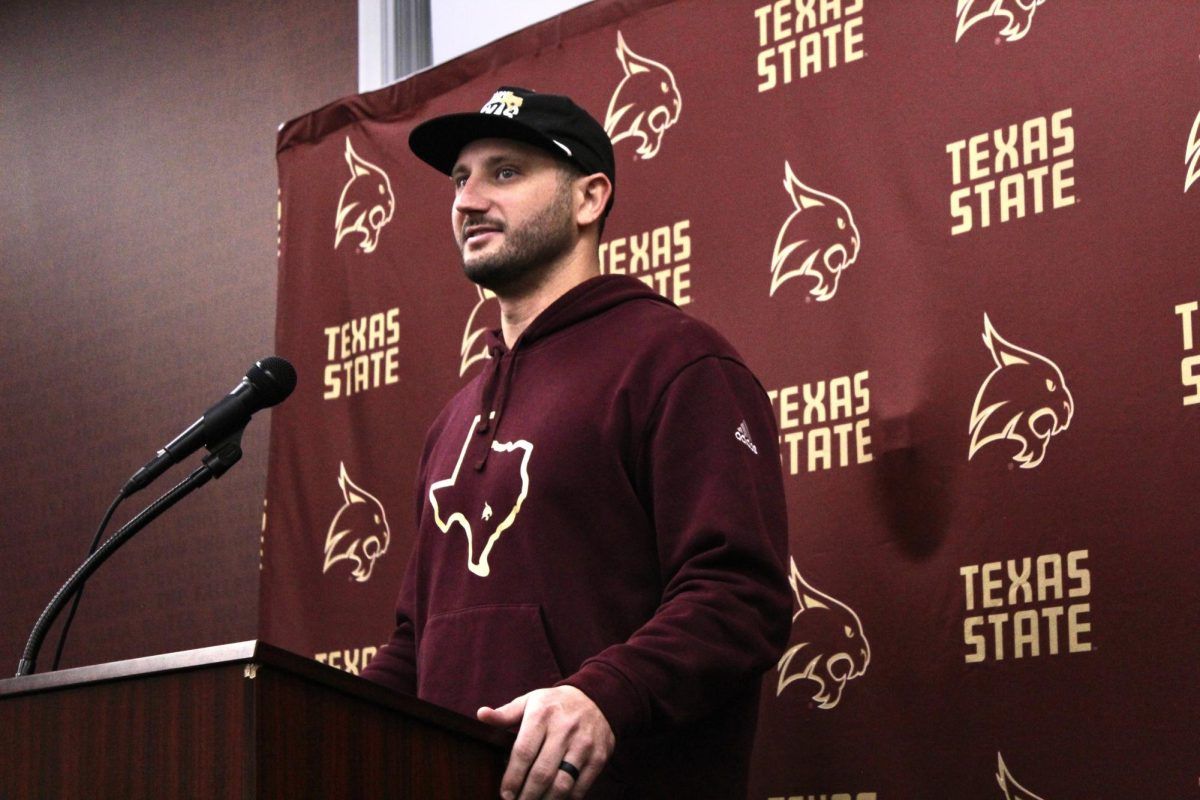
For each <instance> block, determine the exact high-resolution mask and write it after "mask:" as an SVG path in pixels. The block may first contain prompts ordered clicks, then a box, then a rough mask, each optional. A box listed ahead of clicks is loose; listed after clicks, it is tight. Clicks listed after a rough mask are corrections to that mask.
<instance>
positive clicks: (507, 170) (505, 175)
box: [496, 167, 517, 180]
mask: <svg viewBox="0 0 1200 800" xmlns="http://www.w3.org/2000/svg"><path fill="white" fill-rule="evenodd" d="M516 174H517V171H516V170H515V169H513V168H512V167H501V168H500V169H499V170H497V171H496V177H498V178H501V179H503V180H508V179H509V178H513V177H516Z"/></svg>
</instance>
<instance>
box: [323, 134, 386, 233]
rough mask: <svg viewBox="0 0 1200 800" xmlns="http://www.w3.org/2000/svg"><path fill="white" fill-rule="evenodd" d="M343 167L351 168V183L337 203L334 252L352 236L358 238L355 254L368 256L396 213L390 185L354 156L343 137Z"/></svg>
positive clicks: (367, 164)
mask: <svg viewBox="0 0 1200 800" xmlns="http://www.w3.org/2000/svg"><path fill="white" fill-rule="evenodd" d="M346 166H348V167H349V168H350V180H348V181H346V185H345V186H344V187H343V188H342V196H341V198H340V199H339V200H338V209H337V221H336V222H335V223H334V230H335V231H336V233H335V235H334V239H333V249H334V250H336V249H337V248H338V246H339V245H340V244H341V243H342V240H343V239H345V238H346V237H347V236H349V235H350V234H352V233H354V234H358V235H359V236H360V237H361V238H360V240H359V242H358V252H360V253H371V252H374V251H375V247H376V246H377V245H378V244H379V232H380V231H382V230H383V226H384V225H387V224H388V223H389V222H391V221H392V212H393V211H395V209H396V198H395V197H393V196H392V182H391V181H389V180H388V176H387V173H386V172H384V171H383V170H381V169H380V168H379V167H377V166H375V165H374V164H372V163H370V162H368V161H364V160H363V159H362V158H360V157H359V155H358V153H356V152H354V146H353V145H352V144H350V137H349V136H347V137H346Z"/></svg>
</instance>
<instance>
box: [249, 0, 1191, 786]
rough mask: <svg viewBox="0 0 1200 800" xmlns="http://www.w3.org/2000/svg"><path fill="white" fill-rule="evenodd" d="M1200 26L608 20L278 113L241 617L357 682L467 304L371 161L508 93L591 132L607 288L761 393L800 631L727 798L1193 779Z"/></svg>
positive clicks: (906, 10) (753, 9)
mask: <svg viewBox="0 0 1200 800" xmlns="http://www.w3.org/2000/svg"><path fill="white" fill-rule="evenodd" d="M956 5H957V7H956ZM1198 24H1200V8H1198V7H1196V6H1195V5H1194V4H1181V3H1174V2H1166V1H1165V0H1164V2H1155V3H1146V2H1115V0H1114V2H1108V3H1104V4H1095V3H1083V2H1070V1H1069V0H1054V2H1049V3H1040V4H1038V5H1036V6H1035V7H1034V8H1033V10H1032V11H1023V10H1022V9H1021V8H1020V6H1019V4H1018V3H1016V2H1013V0H1003V2H990V0H979V1H978V2H970V1H969V0H960V2H959V3H957V4H955V3H948V2H939V3H934V2H923V3H903V4H902V3H884V2H880V0H842V2H838V1H837V0H829V1H828V2H808V3H805V2H795V3H792V2H780V3H770V4H765V5H759V4H756V3H753V2H748V3H716V2H702V1H701V0H695V1H693V2H673V3H662V2H617V1H616V0H611V1H606V0H601V1H600V2H596V3H592V4H590V5H587V6H584V7H582V8H579V9H576V10H574V11H571V12H569V13H567V14H565V15H563V16H560V17H558V18H555V19H553V20H550V21H548V22H545V23H542V24H540V25H537V26H535V27H533V28H530V29H527V30H525V31H522V32H520V33H518V34H515V35H513V36H510V37H508V38H506V39H503V40H501V41H499V42H496V43H495V44H493V45H491V46H489V47H487V48H484V49H482V50H479V51H476V52H474V53H472V54H470V55H468V56H464V57H462V58H459V59H457V60H455V61H453V62H450V63H448V64H446V65H443V66H441V67H438V68H437V69H434V70H431V71H427V72H425V73H422V74H420V75H417V76H415V77H413V78H411V79H409V80H407V81H405V82H402V83H399V84H396V85H394V86H391V87H388V88H386V89H384V90H381V91H378V92H374V93H370V94H366V95H360V96H355V97H350V98H346V99H344V100H342V101H339V102H337V103H334V104H332V105H329V106H326V107H325V108H322V109H319V110H317V111H315V112H313V113H312V114H309V115H308V116H305V117H302V118H299V119H297V120H294V121H293V122H291V123H290V124H289V125H287V126H286V127H285V128H284V129H283V130H282V131H281V133H280V136H279V146H278V154H279V156H278V157H279V174H280V185H281V192H282V200H283V217H282V248H283V251H282V260H281V264H280V277H279V292H280V294H279V316H278V327H277V342H278V347H279V350H280V352H281V353H282V354H284V355H285V356H286V357H288V358H290V359H292V360H293V361H294V362H295V363H296V365H297V368H298V369H299V371H300V373H301V375H302V376H303V382H302V384H301V388H300V389H299V390H298V391H297V396H296V397H295V398H294V399H293V400H291V401H290V402H289V403H288V404H287V405H286V406H284V407H282V408H281V410H279V411H278V412H277V413H276V416H275V424H274V427H273V433H272V445H271V461H270V469H269V481H268V513H267V526H266V538H265V557H264V568H263V584H262V587H263V591H262V599H261V613H262V632H263V635H264V636H266V637H267V638H269V639H272V640H274V641H277V642H280V643H282V644H285V645H287V646H289V647H292V648H295V649H297V650H299V651H301V652H306V653H309V654H312V655H313V656H315V657H316V658H318V659H320V660H323V661H326V662H328V663H332V664H335V665H337V666H340V667H342V668H345V669H349V670H351V671H357V670H358V669H359V668H360V667H361V666H362V665H363V664H364V663H365V661H366V660H367V659H368V658H369V657H370V655H371V653H372V652H373V650H374V648H375V647H376V646H378V644H379V643H381V642H382V641H384V640H385V639H386V636H387V634H388V632H389V629H390V614H391V607H392V603H393V600H394V597H395V594H396V591H397V587H398V585H399V582H400V578H401V575H402V572H403V569H404V565H405V561H406V559H407V556H408V551H409V547H410V537H411V531H412V525H411V520H412V513H413V511H412V509H413V502H414V499H413V497H412V485H413V481H414V477H415V467H416V461H417V455H418V453H419V448H420V446H421V442H422V439H423V435H424V431H425V428H426V426H427V425H428V423H429V422H430V421H431V420H432V418H433V416H434V415H435V414H436V412H437V410H438V409H439V408H440V406H441V404H442V403H443V402H444V401H445V400H446V399H447V398H448V397H449V396H450V395H451V394H452V392H453V391H454V390H455V389H456V388H457V387H458V386H460V385H461V383H462V382H463V381H464V380H467V379H469V378H470V377H471V375H473V374H474V372H475V370H477V369H479V364H478V360H479V340H478V332H479V331H480V330H481V329H482V328H484V327H486V326H490V325H494V324H495V321H496V309H495V301H494V300H493V299H490V298H488V297H485V296H482V295H480V294H479V293H478V292H477V291H476V290H475V289H474V288H473V287H472V286H471V285H470V284H468V283H467V282H466V281H465V280H464V279H462V278H461V276H460V269H459V265H458V259H457V257H456V254H455V252H454V249H453V248H452V246H451V237H450V231H449V226H448V224H447V222H448V212H449V205H450V200H451V188H450V186H449V182H448V181H447V180H446V179H445V178H444V177H442V176H440V175H438V174H437V173H435V172H434V171H432V170H430V169H429V168H428V167H426V166H424V165H423V164H421V163H420V162H418V161H417V160H416V159H415V158H414V157H413V156H412V155H411V154H410V153H409V152H408V149H407V147H406V145H405V142H406V138H407V136H408V132H409V131H410V130H411V128H412V127H413V126H414V125H415V124H416V123H417V122H419V121H421V120H423V119H426V118H428V117H429V116H432V115H435V114H439V113H445V112H450V111H459V110H464V109H471V108H475V107H478V106H480V105H482V104H483V103H484V102H485V101H486V100H487V99H488V98H489V97H490V96H491V93H492V91H493V90H494V89H495V87H496V86H498V85H500V84H503V83H510V84H516V85H524V86H529V87H531V88H534V89H538V90H542V91H555V92H564V93H568V94H571V95H572V96H574V97H575V98H577V99H578V100H579V101H580V102H581V103H582V104H583V105H585V106H586V107H588V108H589V109H591V110H592V111H593V113H594V114H596V116H597V117H598V118H600V119H602V120H603V121H604V122H605V123H606V128H607V129H608V130H609V134H610V136H611V137H612V139H613V141H614V146H615V149H616V154H617V159H618V179H617V186H618V191H617V198H618V200H617V205H616V208H615V211H614V213H613V216H612V217H611V219H610V221H609V223H608V228H607V232H606V237H605V244H604V245H603V246H602V257H603V262H604V266H605V269H606V270H608V271H614V272H627V273H630V274H634V275H636V276H638V277H640V278H642V279H643V280H645V281H646V282H647V283H649V284H650V285H651V286H654V287H655V288H656V289H658V290H659V291H660V292H662V293H663V294H665V295H667V296H668V297H671V298H672V299H674V300H675V301H676V302H678V303H679V304H680V305H682V306H683V307H684V308H685V309H686V310H687V311H689V312H690V313H693V314H695V315H697V316H699V317H701V318H703V319H706V320H708V321H710V322H712V323H713V324H715V325H716V326H717V327H718V328H719V329H720V330H722V331H723V332H724V333H725V334H726V335H727V336H728V337H729V338H730V339H731V340H732V341H733V342H734V343H735V345H737V346H738V348H739V349H740V350H741V351H742V353H743V354H744V355H745V357H746V359H747V360H748V362H749V363H750V365H751V366H752V367H753V368H754V369H755V370H756V371H757V373H758V374H759V376H760V377H761V379H762V380H763V383H764V384H765V385H766V386H767V387H768V388H769V389H770V391H771V394H772V399H773V401H774V403H775V407H776V410H777V412H778V418H779V424H780V429H781V437H780V442H779V445H780V457H781V459H782V462H783V465H784V470H785V474H786V480H787V488H788V492H789V507H790V516H791V525H792V528H791V534H790V536H791V539H790V550H791V560H792V582H793V588H794V590H795V595H796V614H795V621H794V625H793V635H792V638H791V641H790V642H789V646H788V651H787V653H786V654H785V655H784V657H783V659H782V660H781V661H780V663H779V665H778V666H777V668H776V669H774V670H772V671H771V672H770V673H768V675H767V676H766V681H765V684H764V692H763V713H762V715H761V726H760V736H759V741H758V747H757V753H756V760H755V771H754V776H753V781H752V796H753V797H755V798H759V800H767V798H789V797H792V798H794V797H813V796H817V797H825V796H827V797H833V798H858V800H865V798H913V797H955V798H960V797H961V798H968V797H969V798H1018V797H1042V798H1046V799H1047V800H1055V799H1057V798H1084V797H1089V798H1090V797H1114V798H1115V797H1124V796H1130V795H1137V796H1154V797H1186V796H1191V795H1192V794H1193V793H1194V792H1195V791H1196V780H1197V777H1196V776H1197V773H1196V762H1195V752H1194V751H1195V747H1194V743H1195V742H1196V741H1197V740H1198V734H1200V725H1198V724H1197V723H1196V722H1195V721H1194V712H1193V711H1191V710H1190V709H1195V708H1196V707H1197V700H1198V699H1200V697H1198V694H1200V693H1198V692H1197V690H1196V688H1195V680H1194V677H1193V661H1194V657H1195V646H1194V645H1193V644H1192V641H1193V634H1194V631H1195V630H1196V626H1197V622H1200V619H1198V617H1200V611H1198V609H1200V602H1198V601H1200V592H1198V590H1197V588H1196V584H1197V582H1196V575H1197V567H1198V566H1200V558H1198V557H1197V547H1196V545H1195V535H1196V523H1195V519H1194V518H1195V510H1194V509H1195V506H1194V504H1193V502H1192V497H1193V496H1194V493H1195V487H1196V486H1197V485H1198V484H1197V478H1198V477H1200V469H1198V467H1200V455H1198V449H1197V447H1196V426H1197V423H1198V422H1200V416H1197V415H1200V407H1197V406H1198V405H1200V403H1198V400H1197V398H1198V397H1200V346H1198V345H1197V341H1200V339H1198V338H1197V337H1198V336H1200V332H1198V331H1197V328H1200V311H1198V310H1197V308H1198V306H1197V301H1198V300H1200V278H1198V277H1197V272H1196V269H1195V266H1194V264H1195V261H1194V259H1195V256H1194V243H1195V242H1196V240H1197V238H1196V237H1197V233H1198V225H1197V221H1196V220H1197V206H1198V204H1200V189H1192V190H1191V191H1189V188H1190V184H1191V181H1192V180H1193V178H1194V176H1195V175H1194V174H1195V172H1196V170H1197V169H1198V167H1197V165H1196V160H1197V153H1196V150H1197V143H1196V138H1197V112H1198V111H1200V59H1198V50H1197V43H1196V31H1197V30H1198ZM564 402H580V399H579V398H564Z"/></svg>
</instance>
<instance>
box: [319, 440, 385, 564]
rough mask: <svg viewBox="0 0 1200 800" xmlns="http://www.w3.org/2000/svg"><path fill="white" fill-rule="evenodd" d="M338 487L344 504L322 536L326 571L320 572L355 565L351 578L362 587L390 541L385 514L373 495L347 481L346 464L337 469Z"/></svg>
mask: <svg viewBox="0 0 1200 800" xmlns="http://www.w3.org/2000/svg"><path fill="white" fill-rule="evenodd" d="M338 486H339V487H341V490H342V499H343V500H344V501H345V504H344V505H343V506H342V507H341V508H339V509H338V511H337V513H336V514H334V515H333V522H331V523H329V532H328V533H326V534H325V568H324V569H322V570H321V572H323V573H324V572H329V568H330V567H332V566H333V565H334V564H336V563H337V562H339V561H350V562H351V563H353V564H354V569H353V570H352V571H351V572H350V575H351V577H353V578H354V580H356V581H358V582H359V583H364V582H366V581H368V580H370V578H371V571H372V570H374V569H375V562H376V560H378V559H379V557H380V556H382V555H383V554H384V553H386V552H387V548H388V543H389V542H390V541H391V538H392V536H391V529H390V528H389V527H388V521H387V514H386V513H385V512H384V510H383V505H382V504H381V503H380V502H379V501H378V500H377V499H376V498H375V497H374V495H372V494H370V493H369V492H367V491H365V490H363V489H362V488H360V487H358V486H356V485H355V484H354V482H353V481H351V480H350V476H349V475H347V474H346V465H345V463H342V464H340V465H339V474H338Z"/></svg>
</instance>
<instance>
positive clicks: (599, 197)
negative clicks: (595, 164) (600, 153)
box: [575, 172, 612, 228]
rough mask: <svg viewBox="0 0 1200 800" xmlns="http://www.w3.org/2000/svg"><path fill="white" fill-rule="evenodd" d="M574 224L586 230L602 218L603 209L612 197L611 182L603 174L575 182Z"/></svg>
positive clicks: (598, 173) (586, 176) (585, 177)
mask: <svg viewBox="0 0 1200 800" xmlns="http://www.w3.org/2000/svg"><path fill="white" fill-rule="evenodd" d="M575 193H576V194H575V196H576V206H575V222H576V224H578V225H579V227H581V228H586V227H587V226H588V225H591V224H592V223H593V222H598V221H599V220H600V218H601V217H603V216H604V207H605V206H606V205H608V198H609V197H611V196H612V182H610V181H609V180H608V176H607V175H605V174H604V173H603V172H597V173H595V174H592V175H585V176H584V177H582V178H578V179H576V181H575Z"/></svg>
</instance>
